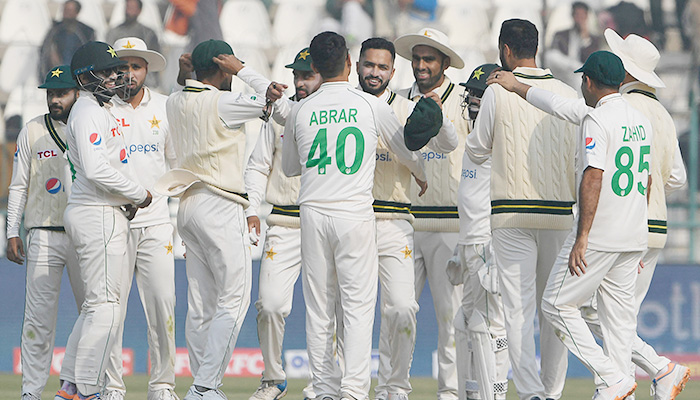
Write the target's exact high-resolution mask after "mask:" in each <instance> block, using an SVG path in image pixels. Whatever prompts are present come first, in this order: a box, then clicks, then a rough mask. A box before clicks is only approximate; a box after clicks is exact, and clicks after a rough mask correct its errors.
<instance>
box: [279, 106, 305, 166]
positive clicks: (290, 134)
mask: <svg viewBox="0 0 700 400" xmlns="http://www.w3.org/2000/svg"><path fill="white" fill-rule="evenodd" d="M297 108H298V107H297V106H295V107H294V109H292V113H291V114H290V117H289V118H288V119H287V124H286V125H285V126H284V136H283V140H282V172H284V174H285V175H287V176H289V177H291V176H299V175H301V159H300V158H299V149H298V148H297V139H296V135H295V130H296V127H295V125H296V109H297Z"/></svg>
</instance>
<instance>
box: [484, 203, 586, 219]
mask: <svg viewBox="0 0 700 400" xmlns="http://www.w3.org/2000/svg"><path fill="white" fill-rule="evenodd" d="M573 205H574V202H573V201H554V200H493V201H492V202H491V214H506V213H518V214H550V215H571V214H573V211H572V206H573Z"/></svg>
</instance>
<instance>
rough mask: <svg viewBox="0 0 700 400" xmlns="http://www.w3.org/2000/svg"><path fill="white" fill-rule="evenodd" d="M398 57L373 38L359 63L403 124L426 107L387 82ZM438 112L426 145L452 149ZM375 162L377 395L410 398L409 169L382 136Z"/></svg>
mask: <svg viewBox="0 0 700 400" xmlns="http://www.w3.org/2000/svg"><path fill="white" fill-rule="evenodd" d="M395 57H396V50H395V48H394V44H393V43H392V42H390V41H388V40H386V39H383V38H370V39H367V40H365V41H364V42H363V43H362V48H361V50H360V58H359V60H358V61H357V68H356V69H357V74H358V78H359V83H360V87H361V88H362V90H363V91H364V92H365V93H369V94H371V95H374V96H376V97H377V98H379V99H381V100H383V101H385V102H386V103H387V104H389V105H390V106H391V108H392V110H394V113H395V114H396V116H397V117H398V119H399V122H401V123H404V124H405V123H406V121H407V120H408V119H409V118H418V119H419V118H420V117H419V116H418V113H420V112H422V110H420V109H419V111H418V112H417V113H416V114H413V112H414V109H415V108H419V107H416V103H413V102H412V101H410V100H408V99H406V98H405V97H402V96H397V95H396V93H394V92H392V91H391V90H389V89H388V88H387V86H388V85H389V82H390V81H391V78H392V77H393V75H394V60H395ZM430 97H431V98H432V100H433V101H434V102H435V103H436V105H437V104H440V98H439V97H438V96H437V94H435V93H431V94H430ZM421 105H422V103H421ZM436 108H437V111H439V110H440V108H439V107H438V106H436ZM439 114H442V113H441V112H440V113H439ZM440 118H441V119H442V126H441V127H440V131H439V132H438V133H437V135H436V136H435V137H432V138H430V141H429V142H428V146H429V147H430V148H432V149H434V150H436V151H440V152H444V153H449V152H451V151H452V150H454V149H455V148H456V147H457V143H458V140H459V139H458V138H457V134H456V132H455V128H454V125H453V124H452V122H450V120H449V119H448V118H447V117H445V116H443V115H440ZM405 133H406V132H405ZM409 134H410V129H409ZM420 134H423V132H420ZM376 163H377V164H376V168H375V171H374V187H373V189H372V195H373V197H374V203H373V204H372V206H373V208H374V214H375V217H376V219H377V248H378V252H379V253H378V254H379V283H380V285H381V308H380V309H381V315H382V322H381V328H380V333H379V376H378V378H379V379H378V383H377V386H376V387H375V389H374V390H375V398H378V399H387V398H388V399H392V400H393V399H407V398H408V394H409V393H410V392H411V384H410V382H409V375H410V369H411V361H412V359H413V348H414V346H415V335H416V312H418V303H417V302H416V299H415V283H414V274H413V268H414V267H413V256H412V254H411V253H412V252H413V249H414V244H413V226H412V223H413V220H414V218H413V216H412V215H411V213H410V207H411V203H410V200H409V197H408V196H409V194H408V189H409V187H410V186H411V172H410V171H409V170H408V168H406V167H405V166H404V165H402V164H400V163H399V162H398V160H397V158H396V155H395V154H393V153H392V152H391V151H390V150H389V148H388V146H387V145H386V144H384V143H383V141H382V140H381V139H379V142H378V143H377V156H376ZM416 182H417V183H418V184H419V185H421V184H422V182H419V181H416ZM421 191H422V192H424V190H421ZM421 194H422V193H421Z"/></svg>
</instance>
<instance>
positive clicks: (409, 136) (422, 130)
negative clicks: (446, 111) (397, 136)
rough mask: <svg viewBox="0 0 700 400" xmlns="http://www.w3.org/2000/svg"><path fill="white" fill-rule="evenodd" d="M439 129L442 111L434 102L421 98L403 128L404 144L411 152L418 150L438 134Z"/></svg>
mask: <svg viewBox="0 0 700 400" xmlns="http://www.w3.org/2000/svg"><path fill="white" fill-rule="evenodd" d="M441 127H442V109H441V108H440V106H438V105H437V103H436V102H435V100H433V99H431V98H428V97H421V99H420V100H418V103H416V106H415V107H414V108H413V112H412V113H411V115H410V116H409V117H408V120H406V126H404V128H403V140H404V143H405V144H406V147H407V148H408V149H409V150H411V151H416V150H420V149H422V148H423V146H425V145H426V144H428V142H429V141H430V139H432V138H433V137H434V136H435V135H437V134H438V132H439V131H440V128H441Z"/></svg>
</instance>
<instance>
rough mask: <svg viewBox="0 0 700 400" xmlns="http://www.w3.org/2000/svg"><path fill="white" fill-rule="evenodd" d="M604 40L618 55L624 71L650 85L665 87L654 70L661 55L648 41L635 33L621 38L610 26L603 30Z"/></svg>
mask: <svg viewBox="0 0 700 400" xmlns="http://www.w3.org/2000/svg"><path fill="white" fill-rule="evenodd" d="M605 40H606V41H607V42H608V46H610V50H612V52H613V53H615V55H616V56H618V57H620V59H621V60H622V64H623V65H624V66H625V71H627V72H628V73H629V74H630V75H632V76H633V77H635V78H636V79H637V80H638V81H640V82H642V83H646V84H647V85H649V86H651V87H654V88H665V87H666V85H665V84H664V82H663V81H662V80H661V78H659V76H658V75H656V73H655V72H654V69H655V68H656V65H657V64H658V63H659V59H660V58H661V55H660V54H659V50H657V49H656V46H654V45H653V44H652V43H651V42H650V41H648V40H646V39H644V38H643V37H640V36H637V35H635V34H631V35H629V36H627V37H626V38H625V39H622V38H621V37H620V35H618V34H617V32H615V31H614V30H612V29H610V28H608V29H606V30H605Z"/></svg>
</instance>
